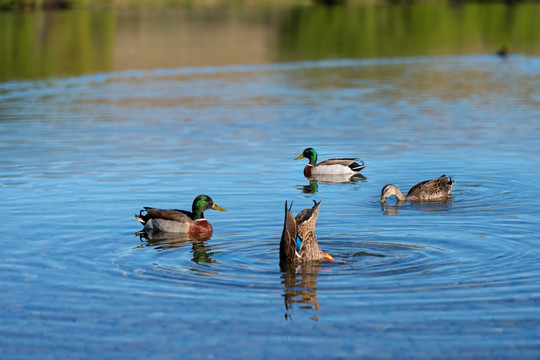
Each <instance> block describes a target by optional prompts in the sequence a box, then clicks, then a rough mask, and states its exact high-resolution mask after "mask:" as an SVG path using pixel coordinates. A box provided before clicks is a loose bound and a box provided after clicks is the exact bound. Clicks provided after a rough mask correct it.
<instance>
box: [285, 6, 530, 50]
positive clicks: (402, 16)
mask: <svg viewBox="0 0 540 360" xmlns="http://www.w3.org/2000/svg"><path fill="white" fill-rule="evenodd" d="M539 18H540V6H539V5H538V4H522V5H520V6H515V7H508V6H506V5H504V4H478V3H477V4H466V5H463V6H440V5H437V6H435V5H413V6H406V5H405V6H403V5H389V6H359V7H322V6H321V7H315V8H296V9H294V10H293V11H291V13H290V19H289V20H288V21H287V22H286V25H285V26H283V27H282V28H281V32H280V34H281V35H280V37H279V41H280V43H279V46H280V49H281V52H280V54H279V55H280V59H281V60H294V59H297V58H309V59H321V58H329V57H335V58H343V57H385V56H414V55H435V54H462V53H478V52H484V53H485V52H494V51H495V50H497V48H498V47H500V46H502V45H503V44H507V45H508V46H509V47H510V49H511V51H519V52H526V53H534V54H538V53H540V46H539V42H540V26H539V24H540V23H539V22H538V21H537V19H539Z"/></svg>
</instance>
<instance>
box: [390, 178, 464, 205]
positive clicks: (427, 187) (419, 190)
mask: <svg viewBox="0 0 540 360" xmlns="http://www.w3.org/2000/svg"><path fill="white" fill-rule="evenodd" d="M455 183H456V182H455V181H454V180H452V178H448V177H446V175H442V176H440V177H438V178H437V179H432V180H426V181H422V182H421V183H419V184H416V185H414V186H413V187H412V188H411V190H409V192H408V193H407V196H405V195H403V193H402V192H401V190H399V189H398V187H397V186H395V185H392V184H388V185H385V186H384V187H383V188H382V191H381V203H383V202H385V200H386V198H388V197H390V196H392V195H395V196H396V197H397V198H398V201H405V200H412V201H429V200H443V199H446V198H447V197H448V196H449V195H450V191H452V186H454V184H455Z"/></svg>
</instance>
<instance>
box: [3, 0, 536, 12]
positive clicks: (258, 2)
mask: <svg viewBox="0 0 540 360" xmlns="http://www.w3.org/2000/svg"><path fill="white" fill-rule="evenodd" d="M471 2H472V3H504V4H507V5H512V4H515V3H535V2H536V3H538V2H540V0H0V10H4V11H6V10H41V9H44V10H52V9H103V8H130V7H163V6H279V5H283V6H285V5H286V6H292V5H303V6H307V5H377V4H382V5H385V4H453V5H459V4H464V3H471Z"/></svg>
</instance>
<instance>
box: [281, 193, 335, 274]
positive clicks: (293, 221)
mask: <svg viewBox="0 0 540 360" xmlns="http://www.w3.org/2000/svg"><path fill="white" fill-rule="evenodd" d="M313 202H314V203H315V205H314V206H313V207H312V208H311V209H304V210H302V211H301V212H300V213H299V214H298V215H296V217H294V216H293V214H292V212H291V208H292V202H291V207H289V208H287V202H286V201H285V222H284V224H283V233H282V234H281V242H280V244H279V262H280V264H281V265H282V266H285V265H293V264H299V263H301V262H303V261H310V260H322V259H328V260H330V261H333V260H334V259H333V258H332V256H331V255H330V254H326V253H323V252H322V251H321V249H320V248H319V244H318V243H317V237H316V236H315V223H316V222H317V216H318V215H319V207H320V205H321V202H320V201H319V202H318V203H317V202H315V201H313Z"/></svg>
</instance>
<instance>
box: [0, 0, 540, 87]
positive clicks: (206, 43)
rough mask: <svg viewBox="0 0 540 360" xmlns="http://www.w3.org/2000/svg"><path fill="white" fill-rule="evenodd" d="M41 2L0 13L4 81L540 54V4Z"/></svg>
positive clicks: (0, 61) (0, 67) (0, 74)
mask: <svg viewBox="0 0 540 360" xmlns="http://www.w3.org/2000/svg"><path fill="white" fill-rule="evenodd" d="M0 1H2V0H0ZM142 3H143V2H138V4H142ZM5 4H6V2H4V5H5ZM39 4H40V5H39V6H38V8H39V10H38V9H35V7H34V6H30V7H31V8H33V9H34V10H32V11H21V10H9V11H0V52H1V53H2V55H1V56H0V81H6V80H13V79H39V78H48V77H59V76H60V77H64V76H73V75H82V74H89V73H96V72H109V71H122V70H127V69H155V68H163V67H172V68H176V67H183V66H220V65H229V64H259V63H270V62H283V61H298V60H317V59H328V58H336V59H339V58H366V57H392V56H426V55H450V54H485V53H495V52H496V51H497V50H498V49H500V48H501V47H503V46H506V47H507V48H508V49H509V51H510V54H512V53H525V54H531V55H540V21H539V19H540V4H538V3H527V2H525V3H513V4H507V3H483V2H474V3H458V4H455V3H448V2H441V3H436V4H424V3H414V4H403V3H397V4H396V3H389V2H381V3H370V4H358V3H354V2H353V3H347V4H345V5H339V6H324V5H321V4H312V3H301V2H298V3H295V2H292V3H291V2H290V1H289V2H280V1H278V2H277V3H275V4H269V3H265V2H262V3H258V2H255V3H254V4H248V5H246V4H244V3H240V4H238V5H234V4H233V5H223V4H220V3H219V2H218V3H211V4H210V5H208V3H207V2H205V3H204V4H205V5H200V4H198V3H196V2H194V3H193V4H191V5H183V6H149V5H144V4H143V5H140V6H127V5H132V3H128V4H127V5H126V7H122V6H120V5H121V4H122V3H120V2H118V1H116V2H115V3H114V5H115V6H108V5H110V4H113V3H112V2H106V1H103V2H100V1H97V2H96V1H92V2H90V1H89V2H87V3H85V2H77V6H75V7H73V6H71V5H69V6H67V7H70V8H69V9H63V10H58V9H56V10H43V9H41V7H43V6H44V3H43V2H40V3H39ZM85 4H86V5H88V4H90V5H93V6H83V5H85ZM96 4H104V5H107V6H95V5H96ZM160 4H161V3H160ZM12 5H13V4H12ZM5 7H8V6H5ZM12 8H13V6H12ZM19 8H20V7H19Z"/></svg>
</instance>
